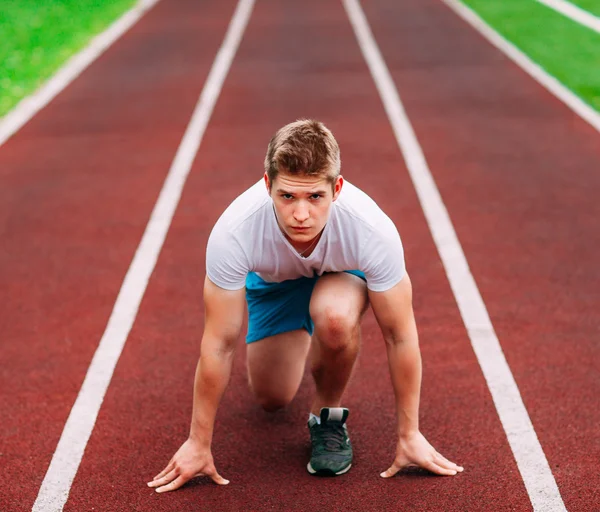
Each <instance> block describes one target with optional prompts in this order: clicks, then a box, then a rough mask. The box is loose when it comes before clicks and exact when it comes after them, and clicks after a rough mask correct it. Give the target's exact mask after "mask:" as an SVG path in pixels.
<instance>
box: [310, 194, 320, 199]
mask: <svg viewBox="0 0 600 512" xmlns="http://www.w3.org/2000/svg"><path fill="white" fill-rule="evenodd" d="M310 198H311V199H314V200H317V199H321V194H313V195H312V196H310Z"/></svg>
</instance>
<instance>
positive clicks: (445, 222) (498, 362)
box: [343, 0, 566, 512]
mask: <svg viewBox="0 0 600 512" xmlns="http://www.w3.org/2000/svg"><path fill="white" fill-rule="evenodd" d="M343 3H344V6H345V8H346V11H347V12H348V16H349V18H350V21H351V23H352V26H353V28H354V31H355V33H356V38H357V39H358V42H359V45H360V48H361V50H362V52H363V55H364V57H365V60H366V61H367V64H368V66H369V69H370V70H371V74H372V76H373V80H374V81H375V84H376V86H377V89H378V91H379V94H380V96H381V99H382V101H383V104H384V107H385V110H386V112H387V114H388V117H389V120H390V124H391V125H392V128H393V131H394V134H395V136H396V140H397V141H398V145H399V146H400V150H401V151H402V154H403V156H404V159H405V161H406V165H407V168H408V171H409V174H410V177H411V179H412V181H413V184H414V186H415V189H416V191H417V195H418V197H419V201H420V203H421V207H422V208H423V212H424V213H425V217H426V219H427V223H428V224H429V229H430V230H431V234H432V235H433V239H434V241H435V244H436V246H437V249H438V252H439V254H440V257H441V259H442V262H443V264H444V268H445V270H446V274H447V275H448V280H449V282H450V286H451V288H452V291H453V293H454V297H455V298H456V302H457V304H458V307H459V310H460V314H461V316H462V319H463V322H464V324H465V327H466V328H467V332H468V334H469V338H470V339H471V344H472V346H473V349H474V351H475V354H476V356H477V360H478V361H479V365H480V366H481V369H482V371H483V375H484V376H485V379H486V381H487V384H488V387H489V389H490V392H491V394H492V398H493V400H494V404H495V406H496V410H497V411H498V415H499V417H500V421H501V422H502V426H503V427H504V431H505V432H506V435H507V438H508V442H509V444H510V447H511V449H512V452H513V454H514V456H515V459H516V461H517V465H518V467H519V471H520V472H521V476H522V478H523V481H524V483H525V487H526V489H527V492H528V494H529V499H530V500H531V503H532V505H533V508H534V510H535V511H536V512H542V511H544V512H548V511H553V512H554V511H566V508H565V506H564V503H563V501H562V498H561V496H560V493H559V491H558V487H557V485H556V482H555V481H554V477H553V475H552V471H551V470H550V467H549V465H548V461H547V460H546V457H545V455H544V452H543V450H542V447H541V445H540V443H539V440H538V438H537V435H536V433H535V430H534V428H533V425H532V424H531V420H530V419H529V415H528V414H527V410H526V409H525V405H524V404H523V401H522V399H521V395H520V393H519V389H518V388H517V384H516V383H515V380H514V377H513V375H512V373H511V371H510V368H509V366H508V363H507V362H506V359H505V357H504V353H503V352H502V348H501V346H500V342H499V341H498V338H497V337H496V333H495V331H494V327H493V325H492V322H491V320H490V318H489V315H488V312H487V309H486V307H485V304H484V302H483V299H482V297H481V295H480V293H479V290H478V288H477V284H476V283H475V280H474V278H473V275H472V274H471V271H470V269H469V265H468V263H467V259H466V257H465V255H464V253H463V250H462V247H461V245H460V242H459V241H458V237H457V236H456V233H455V231H454V227H453V226H452V222H451V220H450V216H449V215H448V211H447V210H446V207H445V206H444V203H443V201H442V198H441V196H440V193H439V191H438V189H437V186H436V185H435V182H434V180H433V177H432V175H431V172H430V170H429V168H428V166H427V162H426V160H425V156H424V154H423V150H422V149H421V146H420V145H419V142H418V140H417V137H416V135H415V133H414V131H413V128H412V126H411V124H410V121H409V119H408V117H407V114H406V111H405V110H404V107H403V105H402V101H401V100H400V97H399V95H398V91H397V89H396V87H395V85H394V81H393V79H392V77H391V75H390V73H389V71H388V68H387V66H386V64H385V61H384V60H383V57H382V56H381V53H380V52H379V48H378V47H377V43H376V42H375V39H374V38H373V34H372V32H371V29H370V28H369V25H368V22H367V20H366V18H365V15H364V13H363V11H362V9H361V7H360V4H359V3H358V0H343Z"/></svg>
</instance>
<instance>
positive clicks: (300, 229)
mask: <svg viewBox="0 0 600 512" xmlns="http://www.w3.org/2000/svg"><path fill="white" fill-rule="evenodd" d="M291 228H292V229H293V230H294V231H298V232H300V233H302V232H305V231H308V230H309V229H310V228H308V227H303V226H291Z"/></svg>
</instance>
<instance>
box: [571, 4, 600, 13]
mask: <svg viewBox="0 0 600 512" xmlns="http://www.w3.org/2000/svg"><path fill="white" fill-rule="evenodd" d="M569 1H570V2H571V3H572V4H574V5H576V6H577V7H581V8H582V9H584V10H585V11H587V12H589V13H590V14H593V15H594V16H600V0H569Z"/></svg>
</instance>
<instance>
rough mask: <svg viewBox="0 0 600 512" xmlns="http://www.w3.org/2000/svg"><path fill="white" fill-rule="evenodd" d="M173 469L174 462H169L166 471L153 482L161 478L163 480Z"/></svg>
mask: <svg viewBox="0 0 600 512" xmlns="http://www.w3.org/2000/svg"><path fill="white" fill-rule="evenodd" d="M172 469H173V462H169V463H168V464H167V467H166V468H165V469H163V470H162V471H161V472H160V473H159V474H158V475H156V476H155V477H154V478H153V479H152V480H158V479H159V478H162V477H163V476H165V475H166V474H167V473H168V472H169V471H171V470H172Z"/></svg>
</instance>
